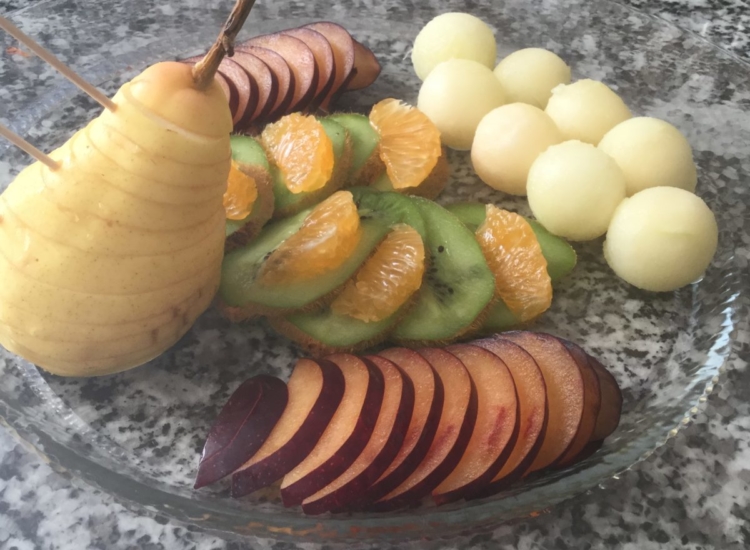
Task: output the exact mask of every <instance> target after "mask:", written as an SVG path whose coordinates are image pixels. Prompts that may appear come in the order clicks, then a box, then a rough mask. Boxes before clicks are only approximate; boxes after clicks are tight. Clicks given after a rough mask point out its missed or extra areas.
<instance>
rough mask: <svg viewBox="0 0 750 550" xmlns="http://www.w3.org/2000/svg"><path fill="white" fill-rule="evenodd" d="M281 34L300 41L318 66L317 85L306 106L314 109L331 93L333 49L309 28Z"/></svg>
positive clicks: (334, 74) (333, 71) (334, 73)
mask: <svg viewBox="0 0 750 550" xmlns="http://www.w3.org/2000/svg"><path fill="white" fill-rule="evenodd" d="M282 34H286V35H289V36H293V37H294V38H297V39H298V40H301V41H302V42H304V43H305V44H306V45H307V47H308V48H310V50H311V51H312V53H313V55H314V56H315V63H316V65H317V66H318V85H317V87H316V89H315V93H314V94H313V98H312V101H311V102H310V104H309V105H308V110H313V109H316V108H317V107H318V105H320V102H321V101H323V99H325V97H326V96H327V95H328V92H330V91H331V89H332V88H333V84H334V82H335V81H336V60H335V59H334V57H333V48H332V47H331V44H330V42H328V40H326V38H325V36H323V35H322V34H320V33H319V32H318V31H316V30H313V29H310V28H305V27H300V28H298V29H289V30H286V31H283V33H282Z"/></svg>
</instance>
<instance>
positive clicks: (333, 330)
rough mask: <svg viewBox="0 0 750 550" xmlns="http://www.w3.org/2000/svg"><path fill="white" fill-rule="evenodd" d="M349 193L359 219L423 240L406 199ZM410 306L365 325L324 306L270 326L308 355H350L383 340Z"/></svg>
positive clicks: (365, 190)
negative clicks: (403, 228) (402, 228)
mask: <svg viewBox="0 0 750 550" xmlns="http://www.w3.org/2000/svg"><path fill="white" fill-rule="evenodd" d="M350 191H351V193H352V195H353V196H354V202H355V204H357V207H358V209H359V213H360V216H361V217H362V219H367V218H370V217H374V218H378V219H380V220H382V221H383V222H384V223H386V224H388V225H389V226H390V227H392V226H394V225H396V224H401V223H403V224H406V225H409V226H411V227H413V228H414V229H415V230H416V231H417V233H419V234H420V235H421V236H422V239H423V240H424V239H426V237H427V228H426V226H425V223H424V220H423V219H422V216H421V214H420V213H419V209H417V207H416V206H415V205H414V202H413V201H412V200H411V199H410V198H408V197H405V196H403V195H399V194H398V193H378V192H375V191H372V190H371V189H369V188H365V187H353V188H351V189H350ZM355 275H356V274H355ZM412 304H413V300H409V301H407V303H406V304H404V306H402V307H401V308H400V309H399V310H398V311H396V312H395V313H394V314H393V315H391V316H390V317H388V318H386V319H383V320H382V321H377V322H370V323H367V322H364V321H360V320H359V319H354V318H353V317H349V316H348V315H338V314H336V313H334V312H333V311H331V309H330V307H327V308H325V309H323V310H321V311H317V312H312V313H295V314H292V315H287V316H286V317H285V318H284V319H283V320H281V321H280V322H276V323H273V322H272V324H274V327H275V328H276V329H277V330H279V332H281V333H282V334H284V335H286V336H287V337H289V338H291V339H292V340H294V341H295V342H297V343H298V344H301V345H302V346H303V347H305V348H307V349H308V350H309V351H310V352H312V353H316V354H321V353H326V352H328V353H330V352H334V351H347V352H352V351H358V350H361V349H364V348H366V347H369V346H371V345H374V344H376V343H378V342H381V341H383V340H384V339H385V338H386V336H387V335H388V333H389V332H390V330H391V329H392V328H393V327H394V325H395V324H396V323H397V322H398V321H399V319H401V318H402V317H403V314H404V312H405V311H406V309H407V308H408V307H410V306H411V305H412Z"/></svg>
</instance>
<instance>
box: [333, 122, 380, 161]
mask: <svg viewBox="0 0 750 550" xmlns="http://www.w3.org/2000/svg"><path fill="white" fill-rule="evenodd" d="M323 120H332V121H333V122H335V123H337V124H340V125H341V126H343V127H344V128H346V130H347V131H348V132H349V137H350V138H351V140H352V164H351V167H350V169H349V173H350V174H351V175H354V174H356V173H357V172H359V171H360V170H362V168H363V167H364V166H365V164H367V161H368V160H369V159H370V157H371V156H372V155H373V154H374V153H375V152H376V151H377V148H378V143H380V136H379V135H378V133H377V132H376V131H375V129H374V128H373V127H372V125H371V124H370V119H369V118H368V117H366V116H365V115H360V114H357V113H337V114H335V115H330V116H328V117H326V118H325V119H323Z"/></svg>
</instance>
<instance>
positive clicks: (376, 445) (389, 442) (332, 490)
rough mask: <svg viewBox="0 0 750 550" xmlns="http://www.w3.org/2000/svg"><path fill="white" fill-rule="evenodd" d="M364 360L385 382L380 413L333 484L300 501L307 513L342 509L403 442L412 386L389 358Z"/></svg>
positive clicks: (358, 494) (361, 490) (384, 466)
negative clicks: (361, 446)
mask: <svg viewBox="0 0 750 550" xmlns="http://www.w3.org/2000/svg"><path fill="white" fill-rule="evenodd" d="M365 359H366V360H370V361H372V362H373V363H374V364H375V366H377V367H378V369H380V371H381V373H382V375H383V380H384V381H385V391H384V393H383V405H382V406H381V408H380V415H379V416H378V420H377V422H376V424H375V428H374V430H373V432H372V435H371V436H370V440H369V441H368V443H367V446H366V447H365V448H364V450H363V451H362V452H361V453H360V455H359V456H358V457H357V459H356V460H355V461H354V463H352V465H351V466H350V467H349V468H348V469H347V470H346V471H345V472H344V473H343V474H341V475H340V476H339V477H338V478H336V479H335V480H334V481H333V482H332V483H330V484H328V485H327V486H326V487H324V488H323V489H321V490H320V491H318V492H317V493H315V494H314V495H312V496H310V497H308V498H306V499H305V500H304V501H303V502H302V510H304V511H305V513H307V514H322V513H324V512H327V511H329V510H333V509H341V508H344V507H346V506H347V505H348V504H349V503H350V502H352V501H354V500H356V499H357V498H358V497H360V496H361V495H362V494H363V493H364V491H365V490H367V488H368V487H370V485H372V484H373V483H374V482H375V481H376V480H377V479H378V478H379V477H380V475H381V474H382V473H383V472H384V471H385V469H386V468H387V467H388V466H389V465H390V464H391V462H393V459H394V458H395V457H396V453H398V451H399V449H400V448H401V445H402V443H403V442H404V438H405V436H406V430H407V428H408V426H409V422H410V420H411V416H412V412H413V411H414V385H413V384H412V382H411V379H410V378H409V377H408V376H406V375H405V374H404V373H403V371H401V369H399V368H398V367H397V366H396V365H395V364H394V363H392V362H391V361H389V360H388V359H385V358H383V357H378V356H376V355H372V356H367V357H366V358H365Z"/></svg>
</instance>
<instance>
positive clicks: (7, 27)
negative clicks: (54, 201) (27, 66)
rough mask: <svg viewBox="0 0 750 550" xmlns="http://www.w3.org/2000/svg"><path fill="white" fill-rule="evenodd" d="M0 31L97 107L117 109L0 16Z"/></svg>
mask: <svg viewBox="0 0 750 550" xmlns="http://www.w3.org/2000/svg"><path fill="white" fill-rule="evenodd" d="M0 29H3V30H4V31H5V32H7V33H8V34H9V35H11V36H12V37H13V38H15V39H16V40H18V41H19V42H20V43H21V44H23V45H24V46H26V47H27V48H29V49H30V50H31V51H32V52H34V53H35V54H36V55H38V56H39V57H40V58H41V59H42V60H44V61H46V62H47V63H49V64H50V65H52V67H54V68H55V69H57V70H58V71H59V72H60V74H62V75H63V76H64V77H65V78H67V79H68V80H70V81H71V82H72V83H73V84H75V85H76V86H78V87H79V88H80V89H81V90H82V91H83V92H84V93H86V94H87V95H88V96H89V97H91V98H92V99H93V100H94V101H96V102H97V103H99V105H101V106H102V107H104V108H105V109H108V110H110V111H114V110H115V109H117V105H116V104H115V103H114V102H113V101H112V100H111V99H109V98H108V97H107V96H106V95H104V94H103V93H102V92H100V91H99V90H97V89H96V88H94V87H93V86H92V85H91V84H89V83H88V82H86V81H85V80H84V79H83V78H81V77H80V76H78V75H77V74H76V73H75V72H73V70H72V69H71V68H70V67H68V66H67V65H65V63H63V62H62V61H60V60H59V59H58V58H57V57H55V56H54V55H53V54H52V52H50V51H48V50H46V49H44V48H43V47H42V46H41V44H39V43H37V42H36V41H35V40H34V39H33V38H31V37H30V36H28V35H27V34H25V33H24V32H23V31H22V30H21V29H19V28H18V27H16V26H15V25H14V24H13V23H11V22H10V21H8V20H7V19H6V18H5V17H2V16H0ZM3 135H5V134H3ZM6 137H7V136H6ZM9 139H10V138H9ZM16 145H18V144H16ZM19 147H20V145H19ZM24 150H25V151H26V152H27V153H28V150H26V149H24ZM35 150H36V149H35ZM36 151H37V152H38V150H36ZM29 154H32V153H29ZM53 162H54V161H53Z"/></svg>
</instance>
